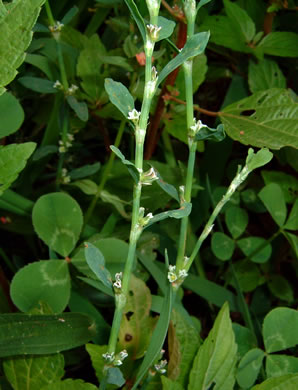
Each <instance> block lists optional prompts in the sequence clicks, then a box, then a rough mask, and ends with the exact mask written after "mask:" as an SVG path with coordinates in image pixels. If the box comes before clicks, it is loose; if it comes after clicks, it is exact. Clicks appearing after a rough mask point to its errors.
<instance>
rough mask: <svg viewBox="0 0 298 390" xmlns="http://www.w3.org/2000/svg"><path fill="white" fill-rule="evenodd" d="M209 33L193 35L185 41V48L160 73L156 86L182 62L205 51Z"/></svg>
mask: <svg viewBox="0 0 298 390" xmlns="http://www.w3.org/2000/svg"><path fill="white" fill-rule="evenodd" d="M209 35H210V34H209V32H202V33H198V34H195V35H193V36H192V37H191V38H190V39H188V40H187V42H186V44H185V46H184V47H183V49H182V50H181V51H180V53H179V54H178V55H177V56H176V57H175V58H173V59H172V60H171V61H170V62H169V63H168V64H167V65H166V66H165V67H164V68H163V70H162V71H161V72H160V74H159V75H158V79H157V86H158V85H159V84H160V83H161V82H162V81H163V80H164V79H165V78H166V77H167V76H168V75H169V74H170V73H171V72H173V70H175V69H176V68H178V67H179V66H180V65H182V64H183V62H185V61H187V60H188V59H190V58H192V57H195V56H197V55H199V54H201V53H203V51H204V50H205V48H206V46H207V43H208V40H209Z"/></svg>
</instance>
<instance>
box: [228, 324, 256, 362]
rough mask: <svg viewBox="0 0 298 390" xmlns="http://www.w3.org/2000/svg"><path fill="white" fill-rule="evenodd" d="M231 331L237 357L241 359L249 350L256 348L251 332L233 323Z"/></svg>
mask: <svg viewBox="0 0 298 390" xmlns="http://www.w3.org/2000/svg"><path fill="white" fill-rule="evenodd" d="M233 331H234V333H235V340H236V343H237V345H238V355H239V356H240V358H242V357H243V356H244V355H245V354H246V353H247V352H248V351H249V350H250V349H252V348H254V347H255V346H256V339H255V337H254V335H253V334H252V332H251V330H250V329H248V328H246V327H245V326H242V325H239V324H238V323H237V322H233Z"/></svg>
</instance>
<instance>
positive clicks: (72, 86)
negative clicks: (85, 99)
mask: <svg viewBox="0 0 298 390" xmlns="http://www.w3.org/2000/svg"><path fill="white" fill-rule="evenodd" d="M78 89H79V87H78V86H77V85H75V84H72V85H71V86H70V87H69V88H68V90H67V94H68V95H73V94H75V92H76V91H77V90H78Z"/></svg>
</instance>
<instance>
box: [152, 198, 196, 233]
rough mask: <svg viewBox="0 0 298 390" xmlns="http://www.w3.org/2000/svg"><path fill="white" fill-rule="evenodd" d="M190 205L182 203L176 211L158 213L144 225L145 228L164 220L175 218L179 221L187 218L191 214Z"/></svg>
mask: <svg viewBox="0 0 298 390" xmlns="http://www.w3.org/2000/svg"><path fill="white" fill-rule="evenodd" d="M191 207H192V205H191V203H188V202H184V203H182V205H181V206H180V208H179V209H177V210H170V211H164V212H163V213H159V214H156V215H154V216H153V217H152V218H150V220H149V222H148V223H147V224H146V226H145V228H147V227H148V226H151V225H152V224H154V223H156V222H159V221H162V220H164V219H166V218H175V219H181V218H184V217H188V216H189V214H190V213H191Z"/></svg>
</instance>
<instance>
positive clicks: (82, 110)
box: [66, 96, 89, 122]
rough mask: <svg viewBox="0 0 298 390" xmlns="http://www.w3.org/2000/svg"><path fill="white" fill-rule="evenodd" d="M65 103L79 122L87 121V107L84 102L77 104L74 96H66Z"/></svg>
mask: <svg viewBox="0 0 298 390" xmlns="http://www.w3.org/2000/svg"><path fill="white" fill-rule="evenodd" d="M66 101H67V103H68V104H69V106H70V107H71V108H72V109H73V111H74V112H75V114H76V115H77V117H78V118H79V119H81V121H83V122H86V121H87V120H88V118H89V113H88V106H87V104H86V103H85V102H79V101H78V100H77V99H76V98H75V97H74V96H67V98H66Z"/></svg>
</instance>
